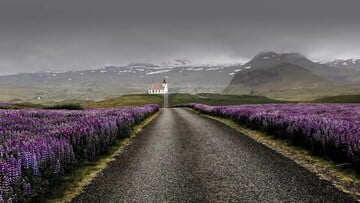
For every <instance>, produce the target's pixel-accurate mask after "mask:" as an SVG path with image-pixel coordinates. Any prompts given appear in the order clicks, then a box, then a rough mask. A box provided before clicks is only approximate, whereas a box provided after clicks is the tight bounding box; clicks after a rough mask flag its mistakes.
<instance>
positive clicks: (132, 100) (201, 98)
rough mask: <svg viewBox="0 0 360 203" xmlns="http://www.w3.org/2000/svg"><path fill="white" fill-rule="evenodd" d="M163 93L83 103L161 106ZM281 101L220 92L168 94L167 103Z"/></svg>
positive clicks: (106, 105) (96, 106)
mask: <svg viewBox="0 0 360 203" xmlns="http://www.w3.org/2000/svg"><path fill="white" fill-rule="evenodd" d="M163 102H164V100H163V95H148V94H134V95H123V96H121V97H116V98H110V99H105V100H101V101H95V102H87V103H85V107H86V108H105V107H122V106H139V105H145V104H157V105H159V106H161V107H162V106H163ZM279 102H281V101H277V100H273V99H269V98H267V97H263V96H247V95H222V94H209V93H201V94H179V93H176V94H169V105H170V106H171V105H176V104H183V103H203V104H208V105H235V104H265V103H279Z"/></svg>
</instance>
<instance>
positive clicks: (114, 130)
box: [0, 105, 159, 202]
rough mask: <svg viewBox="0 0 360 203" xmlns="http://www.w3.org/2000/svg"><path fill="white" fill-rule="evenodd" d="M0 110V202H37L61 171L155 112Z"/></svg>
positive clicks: (152, 109)
mask: <svg viewBox="0 0 360 203" xmlns="http://www.w3.org/2000/svg"><path fill="white" fill-rule="evenodd" d="M158 109H159V108H158V106H157V105H146V106H143V107H128V108H111V109H87V110H82V111H69V110H56V111H53V110H52V111H50V110H39V109H28V110H21V111H17V110H0V123H1V129H2V135H3V136H2V137H0V149H1V157H0V191H1V193H0V202H4V201H5V202H24V201H35V202H39V201H42V199H43V198H44V197H45V196H46V195H47V194H48V193H49V192H50V190H52V188H53V186H54V185H53V184H54V183H55V182H56V180H58V178H59V176H62V175H63V174H64V173H66V171H68V170H71V169H73V167H77V166H79V164H80V165H81V163H84V162H87V161H88V160H92V159H94V158H96V156H98V155H101V154H104V153H107V152H108V150H109V149H110V147H111V146H113V145H115V144H116V141H117V140H119V139H123V138H126V137H128V136H129V132H130V131H131V129H132V127H133V126H134V125H135V124H137V123H139V122H141V121H142V120H143V119H145V118H147V117H148V116H150V115H151V114H153V113H154V112H156V111H157V110H158Z"/></svg>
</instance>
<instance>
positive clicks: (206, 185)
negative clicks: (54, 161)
mask: <svg viewBox="0 0 360 203" xmlns="http://www.w3.org/2000/svg"><path fill="white" fill-rule="evenodd" d="M73 202H347V203H348V202H356V201H355V199H353V198H352V197H350V196H349V195H347V194H345V193H343V192H340V191H339V190H337V189H336V188H335V187H333V186H332V185H331V184H330V183H329V182H327V181H324V180H320V179H319V177H317V176H316V175H314V174H312V173H310V172H309V171H307V170H305V169H304V168H302V167H300V166H298V165H297V164H295V163H294V162H293V161H291V160H289V159H287V158H285V157H284V156H282V155H280V154H278V153H276V152H274V151H272V150H270V149H269V148H267V147H265V146H263V145H261V144H259V143H257V142H255V141H253V140H252V139H250V138H248V137H247V136H245V135H243V134H241V133H239V132H238V131H235V130H234V129H232V128H230V127H227V126H225V125H223V124H221V123H219V122H217V121H214V120H211V119H209V118H205V117H202V116H199V115H197V114H195V113H192V112H190V111H188V110H186V109H181V108H176V109H162V111H161V113H160V115H159V117H157V118H156V119H155V120H154V121H153V122H152V123H150V124H149V125H147V126H146V127H145V128H144V129H143V130H142V131H141V132H140V133H139V134H138V135H137V136H136V137H135V138H133V139H132V140H131V142H130V144H129V145H128V146H127V147H126V148H125V149H124V151H123V153H121V154H120V155H119V156H118V157H116V160H115V161H113V162H111V163H109V166H108V167H107V168H106V169H104V171H103V172H102V173H101V174H100V175H99V176H98V177H96V178H95V179H94V180H93V182H92V183H91V184H90V185H88V186H87V187H86V188H85V190H84V191H83V193H81V194H80V195H78V196H77V197H76V198H75V199H73Z"/></svg>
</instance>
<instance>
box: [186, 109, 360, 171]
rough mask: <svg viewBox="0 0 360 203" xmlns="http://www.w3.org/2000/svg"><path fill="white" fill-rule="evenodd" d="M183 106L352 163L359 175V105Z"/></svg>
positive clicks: (335, 159)
mask: <svg viewBox="0 0 360 203" xmlns="http://www.w3.org/2000/svg"><path fill="white" fill-rule="evenodd" d="M186 106H187V107H191V108H194V109H196V110H198V111H200V112H202V113H206V114H210V115H214V116H220V117H224V118H230V119H232V120H234V121H235V122H237V123H239V124H241V125H245V126H247V127H249V128H252V129H256V130H262V131H264V132H266V133H267V134H269V135H272V136H276V137H279V138H284V139H288V140H289V141H290V142H291V143H292V144H294V145H297V146H303V147H305V148H307V149H309V150H311V151H312V152H313V153H314V154H316V155H320V156H323V157H325V158H327V159H332V160H334V161H336V162H338V163H347V164H351V165H352V167H353V168H355V169H356V171H357V172H360V105H359V104H265V105H238V106H207V105H203V104H187V105H186Z"/></svg>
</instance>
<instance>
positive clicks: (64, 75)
mask: <svg viewBox="0 0 360 203" xmlns="http://www.w3.org/2000/svg"><path fill="white" fill-rule="evenodd" d="M239 66H241V64H224V65H201V64H193V63H191V61H189V60H175V61H172V62H167V63H161V64H152V63H132V64H128V65H123V66H107V67H104V68H98V69H89V70H81V71H80V70H79V71H46V72H41V73H22V74H16V75H8V76H0V88H2V89H3V90H7V91H4V92H5V93H3V94H2V95H0V99H1V100H9V99H35V98H41V99H72V98H78V99H100V98H104V97H113V96H118V95H121V94H129V93H146V92H147V87H148V86H149V85H150V84H152V83H160V82H162V80H163V78H164V77H166V78H167V81H168V83H169V90H170V92H187V93H200V92H210V93H214V92H221V91H222V90H223V89H224V88H225V87H226V86H227V85H228V84H229V83H230V81H231V79H232V77H233V75H234V74H235V73H236V72H238V71H241V68H239Z"/></svg>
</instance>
